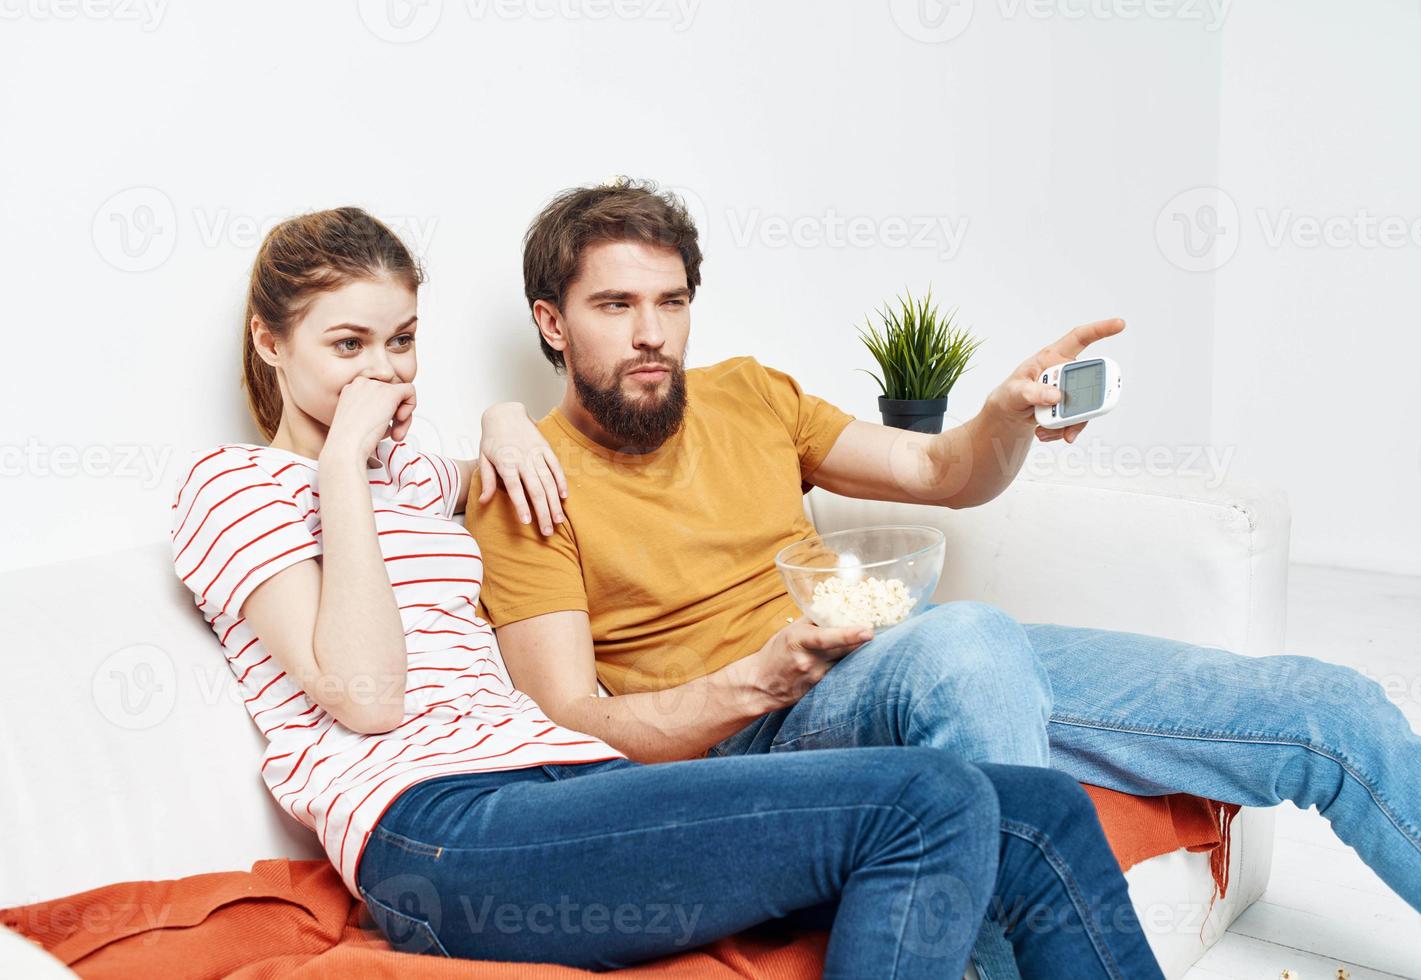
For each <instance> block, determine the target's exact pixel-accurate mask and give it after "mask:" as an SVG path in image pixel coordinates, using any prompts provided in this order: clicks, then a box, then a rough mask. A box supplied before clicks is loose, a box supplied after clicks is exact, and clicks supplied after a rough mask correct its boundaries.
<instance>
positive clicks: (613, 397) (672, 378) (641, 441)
mask: <svg viewBox="0 0 1421 980" xmlns="http://www.w3.org/2000/svg"><path fill="white" fill-rule="evenodd" d="M648 364H655V365H658V366H660V367H664V368H666V369H667V370H668V371H669V372H670V374H669V375H668V380H669V384H667V386H666V393H665V394H663V395H661V396H660V397H659V400H658V401H657V402H656V403H655V404H652V405H643V404H642V402H643V401H644V400H645V399H646V397H647V396H645V395H642V396H638V397H636V398H629V397H628V396H627V395H626V394H624V393H623V391H622V381H623V379H624V378H625V377H626V376H627V372H628V371H630V370H632V369H633V368H636V367H641V366H643V365H648ZM568 373H569V374H571V375H572V384H573V387H574V388H576V390H577V400H578V401H579V402H581V403H582V407H583V408H584V409H586V410H587V414H588V415H590V416H592V419H593V421H595V422H596V423H597V424H598V425H600V426H601V427H602V429H603V431H605V432H606V433H607V434H608V435H610V436H611V437H612V438H614V439H616V440H617V441H618V442H619V443H620V444H621V446H620V451H622V452H650V451H651V450H653V449H656V448H657V447H659V446H660V445H661V444H662V443H664V442H665V441H666V440H667V439H670V438H671V437H672V436H674V435H675V434H676V432H677V430H679V429H680V428H681V423H682V421H684V419H685V416H686V368H685V365H684V364H682V363H679V362H673V361H669V360H667V359H666V358H664V357H658V356H656V355H652V356H651V357H641V358H637V359H636V360H630V361H626V362H624V363H622V364H619V365H617V367H616V370H615V371H613V372H612V374H611V376H610V377H607V376H603V377H600V378H596V377H589V376H587V375H584V374H581V373H580V372H579V371H578V370H577V367H576V364H575V361H574V359H573V358H569V359H568ZM635 383H636V384H638V385H644V382H640V381H636V382H635ZM657 387H660V385H659V384H658V385H657Z"/></svg>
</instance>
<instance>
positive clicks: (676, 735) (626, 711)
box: [543, 659, 780, 762]
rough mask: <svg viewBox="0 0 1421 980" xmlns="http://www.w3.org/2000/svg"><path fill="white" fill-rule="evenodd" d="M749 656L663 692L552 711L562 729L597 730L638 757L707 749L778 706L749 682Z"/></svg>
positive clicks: (667, 758)
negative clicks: (746, 658)
mask: <svg viewBox="0 0 1421 980" xmlns="http://www.w3.org/2000/svg"><path fill="white" fill-rule="evenodd" d="M745 664H746V661H745V660H743V659H742V660H738V661H736V662H735V663H732V664H729V665H727V666H725V667H722V668H721V669H720V670H718V671H715V672H714V673H712V674H706V675H705V676H703V677H698V678H696V679H695V680H692V681H687V682H686V683H685V684H680V685H677V686H676V687H669V688H666V689H665V690H662V691H648V692H645V693H638V694H620V695H617V696H615V697H598V696H596V695H589V696H586V697H579V698H574V699H572V700H570V701H566V702H564V703H563V704H561V705H559V706H558V707H557V708H556V709H554V710H555V711H556V716H554V711H549V710H548V706H546V705H544V706H543V708H544V710H545V711H548V715H549V717H551V718H552V720H553V721H556V722H557V723H558V724H559V725H562V726H563V727H564V728H571V729H572V730H573V731H578V732H584V733H586V734H588V735H593V736H595V737H597V738H600V739H601V740H602V741H604V742H606V743H607V744H608V745H610V746H612V747H613V748H615V749H617V750H618V751H619V752H624V753H626V755H627V756H628V758H631V759H635V760H636V761H638V762H673V761H676V760H678V759H694V758H698V757H700V756H703V755H705V753H706V750H707V749H709V748H710V747H711V746H713V745H715V744H716V743H717V742H720V741H721V740H722V739H725V738H728V737H729V736H731V735H734V734H735V733H736V732H738V731H740V730H741V729H742V728H744V727H745V726H746V725H748V724H749V723H750V722H752V721H754V720H755V719H756V718H758V717H760V716H761V715H763V714H765V713H766V712H768V711H771V710H773V709H774V708H776V707H778V706H779V704H780V702H779V700H778V699H776V698H775V697H773V696H772V695H771V694H769V693H768V692H765V691H760V690H758V689H757V688H756V686H755V685H754V683H753V682H752V681H751V675H750V672H749V670H747V669H746V666H745Z"/></svg>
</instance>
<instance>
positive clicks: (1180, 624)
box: [808, 474, 1290, 656]
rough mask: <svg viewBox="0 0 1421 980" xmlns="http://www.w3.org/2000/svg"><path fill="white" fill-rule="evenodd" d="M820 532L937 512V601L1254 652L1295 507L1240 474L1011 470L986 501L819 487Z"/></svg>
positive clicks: (1274, 627)
mask: <svg viewBox="0 0 1421 980" xmlns="http://www.w3.org/2000/svg"><path fill="white" fill-rule="evenodd" d="M808 509H809V512H810V515H811V517H812V519H813V520H814V522H815V526H816V527H817V528H818V529H819V530H820V531H821V532H824V533H828V532H830V531H836V530H841V529H844V528H849V527H858V526H863V525H866V524H892V523H913V524H931V525H934V526H936V527H939V528H941V529H942V530H943V532H944V533H945V534H946V535H947V559H946V561H945V562H944V567H943V574H942V580H941V582H940V583H939V586H938V590H937V592H936V594H935V596H934V601H936V602H946V601H949V600H953V599H977V600H980V601H983V602H989V603H991V604H993V605H995V606H998V607H1000V608H1002V609H1004V610H1006V611H1007V612H1009V613H1011V614H1012V615H1013V616H1014V617H1015V618H1017V619H1018V620H1020V621H1022V622H1050V623H1060V624H1062V625H1068V626H1095V627H1100V628H1103V629H1114V630H1124V631H1129V632H1137V633H1147V634H1151V635H1154V636H1164V637H1169V638H1172V639H1177V640H1182V641H1185V642H1188V643H1195V644H1200V645H1204V646H1214V647H1221V648H1223V649H1226V650H1232V651H1234V652H1236V653H1241V654H1245V655H1249V656H1263V655H1268V654H1276V653H1280V652H1282V648H1283V628H1284V616H1285V609H1286V599H1287V576H1288V531H1289V523H1290V518H1289V511H1288V503H1287V498H1286V497H1285V496H1284V494H1283V493H1282V492H1281V491H1279V490H1275V489H1272V488H1269V487H1265V486H1262V485H1259V484H1255V483H1251V482H1248V481H1244V480H1237V479H1225V480H1222V481H1217V480H1212V479H1210V478H1207V477H1205V476H1202V475H1201V476H1195V475H1191V474H1177V475H1171V476H1168V477H1145V476H1140V477H1128V478H1127V477H1084V478H1074V477H1073V478H1063V477H1057V476H1053V477H1051V478H1049V479H1028V478H1019V479H1017V480H1016V482H1014V483H1013V484H1012V485H1011V486H1010V487H1008V488H1007V490H1006V491H1005V492H1003V493H1002V494H1001V495H1000V496H998V497H997V498H996V499H995V500H992V501H990V502H989V503H986V504H983V505H982V506H980V507H972V508H967V509H963V510H952V509H948V508H943V507H932V506H927V505H922V504H893V503H883V502H881V501H866V500H854V499H850V498H846V497H840V496H837V495H835V494H832V493H829V492H828V491H825V490H822V489H818V488H815V489H814V490H813V491H811V493H810V495H809V501H808Z"/></svg>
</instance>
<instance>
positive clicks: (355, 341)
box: [335, 337, 360, 354]
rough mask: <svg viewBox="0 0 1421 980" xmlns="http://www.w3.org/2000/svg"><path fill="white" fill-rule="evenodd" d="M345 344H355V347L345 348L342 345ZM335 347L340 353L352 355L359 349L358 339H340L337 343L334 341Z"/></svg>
mask: <svg viewBox="0 0 1421 980" xmlns="http://www.w3.org/2000/svg"><path fill="white" fill-rule="evenodd" d="M345 344H355V346H354V347H345V346H343V345H345ZM335 346H336V350H338V351H341V352H342V353H345V354H354V353H355V352H356V351H357V350H359V349H360V338H358V337H342V338H341V339H340V340H337V341H336V343H335Z"/></svg>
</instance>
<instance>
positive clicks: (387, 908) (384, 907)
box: [359, 888, 453, 959]
mask: <svg viewBox="0 0 1421 980" xmlns="http://www.w3.org/2000/svg"><path fill="white" fill-rule="evenodd" d="M359 890H360V897H361V898H362V899H364V901H365V904H366V906H367V907H369V906H374V907H377V908H379V909H380V910H381V911H383V912H384V913H385V914H386V915H393V916H397V917H399V918H401V919H407V920H409V921H410V922H413V923H416V924H417V925H419V926H421V927H423V928H424V929H425V931H427V932H428V933H429V938H430V939H432V940H433V941H434V948H435V949H437V950H438V951H439V953H440V954H441V955H442V956H444V957H446V958H449V959H453V956H452V955H451V954H450V952H449V950H448V948H447V947H446V946H445V945H444V940H442V939H440V938H439V933H437V932H435V931H434V926H432V925H431V924H430V923H429V922H428V921H427V920H425V919H421V918H419V917H418V916H413V915H410V914H408V913H406V912H401V911H400V910H399V909H397V908H395V907H394V906H392V905H390V904H389V903H388V902H382V901H380V899H378V898H376V897H375V896H374V895H371V894H370V892H369V891H368V890H366V889H364V888H360V889H359ZM371 917H372V918H373V917H374V913H371ZM377 925H378V923H377ZM381 931H382V932H383V931H384V930H383V929H382V930H381Z"/></svg>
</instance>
